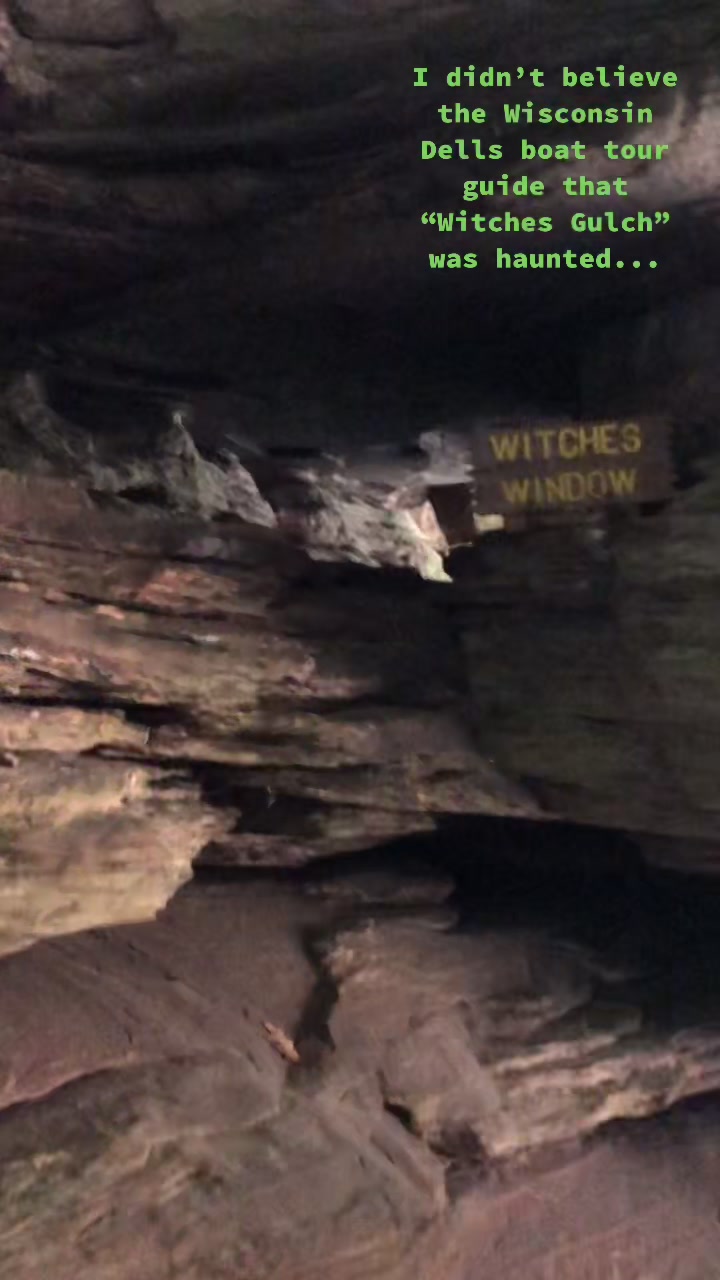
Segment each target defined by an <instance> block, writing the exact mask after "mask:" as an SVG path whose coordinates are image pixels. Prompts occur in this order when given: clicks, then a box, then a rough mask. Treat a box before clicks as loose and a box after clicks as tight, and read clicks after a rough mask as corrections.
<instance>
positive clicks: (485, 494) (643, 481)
mask: <svg viewBox="0 0 720 1280" xmlns="http://www.w3.org/2000/svg"><path fill="white" fill-rule="evenodd" d="M473 455H474V470H475V509H476V511H477V512H478V513H479V514H488V515H489V514H498V515H504V514H510V513H512V514H522V513H523V512H549V511H552V510H553V509H555V510H564V511H566V512H569V511H572V510H574V509H577V510H580V509H585V508H588V507H598V506H606V505H608V504H611V503H643V502H658V501H662V499H665V498H668V497H669V496H670V494H671V493H672V487H673V469H672V459H671V453H670V432H669V429H668V425H667V423H665V422H662V421H658V420H656V419H654V420H640V419H633V420H632V421H627V422H571V421H560V422H557V421H556V422H537V421H535V420H533V421H532V422H513V423H512V425H509V424H508V423H507V422H506V421H503V422H498V423H497V424H496V425H492V426H490V425H488V426H483V427H478V428H476V429H475V432H474V434H473Z"/></svg>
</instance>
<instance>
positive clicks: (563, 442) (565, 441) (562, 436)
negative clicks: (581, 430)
mask: <svg viewBox="0 0 720 1280" xmlns="http://www.w3.org/2000/svg"><path fill="white" fill-rule="evenodd" d="M558 453H559V454H560V457H561V458H577V456H578V440H577V431H576V430H575V428H574V427H563V428H562V430H561V431H559V432H558Z"/></svg>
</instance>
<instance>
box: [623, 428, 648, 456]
mask: <svg viewBox="0 0 720 1280" xmlns="http://www.w3.org/2000/svg"><path fill="white" fill-rule="evenodd" d="M642 444H643V438H642V431H641V430H640V428H639V426H638V425H637V423H636V422H628V423H627V425H626V426H624V427H621V428H620V445H621V448H622V451H623V453H638V452H639V450H640V449H642Z"/></svg>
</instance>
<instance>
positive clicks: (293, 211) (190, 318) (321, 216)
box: [0, 0, 720, 439]
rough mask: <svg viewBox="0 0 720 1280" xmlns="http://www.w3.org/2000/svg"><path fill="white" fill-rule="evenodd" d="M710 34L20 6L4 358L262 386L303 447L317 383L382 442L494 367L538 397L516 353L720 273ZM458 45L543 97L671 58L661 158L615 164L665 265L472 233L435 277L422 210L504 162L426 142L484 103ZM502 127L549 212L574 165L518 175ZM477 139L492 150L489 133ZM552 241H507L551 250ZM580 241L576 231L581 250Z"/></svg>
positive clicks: (244, 0)
mask: <svg viewBox="0 0 720 1280" xmlns="http://www.w3.org/2000/svg"><path fill="white" fill-rule="evenodd" d="M719 37H720V20H719V19H718V15H717V10H716V7H715V5H714V4H712V3H711V2H710V0H707V2H701V3H696V4H694V5H693V6H691V7H690V8H689V9H686V10H683V13H682V16H681V17H679V14H678V9H677V6H676V5H675V4H674V3H669V2H667V0H665V2H663V3H653V4H651V5H648V4H646V3H639V2H638V0H632V3H629V4H619V3H616V4H612V5H610V6H608V5H607V4H602V5H600V4H591V5H590V6H587V5H579V4H576V3H573V2H572V0H543V3H533V4H529V3H525V0H518V2H517V3H507V4H504V5H495V6H490V5H485V4H482V5H479V4H476V3H462V2H455V3H447V2H443V0H435V2H434V3H432V4H427V3H423V2H422V0H404V2H402V3H382V4H378V3H373V2H372V0H363V3H361V4H354V5H347V4H344V3H340V2H339V0H334V2H333V0H325V2H324V3H321V4H313V5H306V4H303V3H276V2H275V0H264V3H263V4H262V5H260V4H258V3H256V2H255V0H232V2H231V0H93V2H92V3H90V0H57V2H56V3H53V5H52V6H48V5H47V4H45V3H41V0H11V3H10V4H9V6H8V11H7V15H6V16H5V18H4V21H3V29H2V53H1V54H0V56H2V58H3V61H4V65H3V84H2V96H1V97H0V156H1V167H0V174H1V177H0V270H1V271H2V278H3V288H2V296H1V297H0V329H1V331H2V335H3V342H2V347H3V351H4V358H3V367H4V370H5V372H6V373H9V372H12V371H14V370H16V369H18V368H26V367H34V366H36V365H37V364H38V363H40V364H43V363H45V364H47V363H48V362H49V363H51V364H52V363H53V362H55V363H57V362H58V361H59V362H60V363H61V364H62V365H63V367H64V368H65V370H66V371H67V370H69V369H76V370H78V371H82V370H84V371H85V373H86V375H87V376H91V375H95V376H97V377H100V378H103V377H104V378H109V379H112V378H120V379H123V378H138V377H140V378H141V379H142V378H145V379H146V380H147V381H149V382H152V380H153V379H156V380H157V379H158V378H159V379H161V380H164V381H165V382H168V381H169V382H175V383H177V384H178V385H186V386H191V385H193V380H195V381H196V382H197V383H198V384H201V385H216V386H219V387H229V388H233V389H235V390H236V391H240V392H242V393H243V395H245V396H246V397H247V400H246V416H247V417H248V418H249V420H250V425H251V426H252V425H253V412H252V408H253V405H254V404H255V405H256V404H257V403H258V401H260V402H262V401H264V400H266V399H267V397H268V396H271V395H273V394H275V395H277V396H278V397H280V398H281V399H282V404H283V415H282V416H283V418H284V423H285V425H284V427H283V428H282V430H284V431H285V432H286V433H287V434H288V435H289V436H290V437H292V438H294V439H297V438H298V437H301V436H302V433H303V414H302V413H300V412H296V409H297V406H298V404H299V403H300V402H303V401H304V402H307V399H308V398H312V394H313V393H314V392H313V389H316V387H317V383H318V379H319V378H320V377H322V379H323V380H324V388H325V389H324V393H323V394H324V398H325V403H326V407H327V411H328V413H329V414H330V415H331V416H332V429H333V431H335V432H338V431H340V432H342V431H343V430H344V429H347V430H348V431H349V430H351V429H352V424H353V423H355V424H356V425H355V429H356V430H357V431H359V432H360V433H362V432H369V433H371V434H372V432H373V430H375V431H376V433H377V434H378V435H380V436H384V435H386V434H387V433H388V431H390V430H391V429H392V430H394V431H396V432H402V431H404V430H407V429H408V427H409V426H410V427H411V426H412V423H413V421H414V418H415V416H416V415H417V414H419V413H421V414H424V415H426V416H427V417H428V418H430V419H432V418H433V417H436V418H437V417H442V416H443V415H446V414H448V413H452V412H454V411H455V409H456V408H459V407H461V406H462V407H463V408H467V404H468V403H470V402H472V403H473V404H477V402H478V391H479V389H481V390H482V389H483V388H484V389H485V391H486V394H488V395H489V394H490V393H491V391H492V388H493V386H494V385H495V386H496V387H497V386H498V385H499V386H500V387H501V388H502V389H503V390H502V393H503V394H504V395H506V394H507V393H508V387H511V394H512V395H515V396H516V397H518V398H520V399H522V398H525V399H526V400H527V399H528V398H530V399H532V398H533V397H534V396H535V395H536V394H537V386H536V385H535V384H533V382H532V379H530V380H529V385H527V386H523V378H524V376H525V375H524V372H523V373H520V372H519V367H520V366H521V367H522V369H523V371H524V370H525V369H526V367H528V368H530V367H533V360H535V363H536V365H537V367H538V368H539V369H540V370H541V371H542V370H544V371H545V374H546V375H547V377H546V383H550V382H552V380H553V378H554V379H555V384H556V386H558V387H560V388H562V387H563V386H564V385H566V382H567V377H568V374H567V368H568V359H567V356H568V349H569V348H570V347H572V345H573V343H574V342H575V341H576V340H577V336H578V334H583V335H587V333H588V332H590V333H591V332H592V329H593V325H594V324H595V322H596V321H597V320H598V319H605V318H607V317H608V315H612V314H615V313H619V312H624V313H627V312H628V310H635V311H641V310H644V309H645V308H647V307H648V306H649V305H650V304H652V303H653V302H655V301H657V300H659V299H663V298H667V297H669V296H676V295H677V294H678V293H685V292H688V293H692V291H693V290H696V289H697V288H698V287H700V286H706V285H708V284H710V283H713V282H717V281H718V278H719V268H720V261H719V259H718V252H717V234H716V230H717V218H718V202H717V190H716V182H715V175H716V173H717V166H718V163H719V162H720V130H719V129H718V112H719V111H720V98H719V97H718V78H717V71H716V67H717V54H718V43H719ZM470 62H472V63H474V64H476V65H477V66H479V67H484V66H488V65H494V66H496V67H506V66H513V65H521V64H524V65H527V66H540V67H542V68H544V69H545V71H546V72H547V73H548V74H547V76H546V82H547V84H548V87H547V88H546V89H544V90H543V89H537V90H534V91H533V98H534V101H535V102H536V104H541V103H543V102H546V103H556V102H557V100H558V92H557V90H556V89H555V88H553V87H551V86H552V85H553V82H554V83H555V84H556V83H557V79H558V73H559V69H560V68H561V67H562V66H563V65H568V66H571V67H575V68H577V69H578V70H579V69H585V68H592V67H595V66H597V65H599V64H605V65H607V66H608V67H611V68H614V67H616V66H617V65H618V64H620V63H622V64H623V65H624V66H626V67H627V68H628V70H629V69H631V68H635V67H638V68H646V67H647V68H652V69H662V70H672V71H675V72H676V73H677V75H678V87H677V88H676V89H672V88H662V87H660V88H658V89H654V90H653V89H647V88H646V89H644V90H642V91H639V92H638V91H636V97H637V98H640V97H642V103H643V104H644V105H649V106H651V107H652V109H653V112H654V123H653V125H652V129H651V133H652V137H653V139H655V140H657V141H660V142H665V143H668V144H669V147H670V150H669V152H668V153H667V156H666V158H665V159H664V160H663V161H662V162H660V163H658V162H655V161H648V162H640V163H639V164H628V163H626V162H623V164H622V166H621V168H622V171H623V173H625V176H627V173H626V171H627V170H632V183H631V192H632V195H631V199H629V200H628V206H629V205H632V206H633V208H634V209H635V208H639V209H652V210H654V209H661V210H665V209H667V211H669V212H670V214H671V217H670V222H669V224H668V226H667V227H664V228H660V229H659V230H658V231H657V232H656V233H655V237H654V240H653V244H654V248H655V250H656V254H657V258H658V260H659V264H660V269H658V270H657V271H655V272H650V271H648V270H643V271H639V272H637V273H635V272H626V273H625V274H624V276H623V277H622V278H621V279H620V280H619V279H618V273H617V272H608V271H602V270H590V271H588V270H585V271H583V270H574V271H573V270H562V271H561V272H557V271H552V270H550V271H534V272H531V271H513V270H505V271H502V270H497V269H496V268H495V250H496V247H497V239H498V238H497V237H493V236H491V235H485V236H478V235H474V237H473V243H472V245H471V246H470V247H471V248H472V249H473V250H474V251H476V252H477V253H478V255H479V269H478V270H475V271H460V272H454V273H453V272H450V273H447V272H445V273H444V274H443V275H442V277H439V275H438V273H437V272H435V273H433V272H431V271H430V269H429V267H428V266H427V254H428V251H429V250H431V249H438V248H439V247H440V246H439V245H438V238H437V236H435V237H434V238H433V237H432V236H431V235H430V234H429V229H428V228H427V227H424V226H422V225H421V221H420V214H421V212H422V211H423V210H424V209H427V208H430V209H433V208H438V207H439V208H445V209H449V208H453V206H454V205H456V204H457V203H458V197H459V195H460V194H461V192H462V182H463V181H464V180H465V179H466V178H467V177H469V176H473V177H478V176H481V177H486V178H487V177H488V176H493V174H494V173H495V171H499V170H501V169H503V165H497V164H496V165H492V166H489V167H488V166H485V167H483V166H481V165H480V166H478V165H477V164H474V163H473V162H470V163H468V162H464V161H461V160H457V159H453V160H450V161H438V160H434V161H422V160H421V158H420V141H421V140H422V139H423V138H428V139H434V140H435V141H436V142H444V141H447V140H448V138H449V137H450V135H454V134H455V133H456V132H457V130H455V129H453V128H449V127H448V126H446V125H442V126H440V124H439V120H438V116H437V112H436V108H437V106H438V105H439V104H440V103H442V102H444V101H453V100H456V99H461V100H462V101H463V102H464V103H465V104H467V105H470V106H472V105H475V104H483V105H485V106H487V104H488V101H489V99H488V91H484V90H481V89H471V88H466V89H464V90H451V89H448V88H447V86H444V85H443V84H440V73H441V72H445V71H446V70H447V69H448V68H450V67H453V66H455V65H462V66H465V65H467V64H468V63H470ZM415 65H426V66H429V67H430V68H431V74H432V72H433V71H435V70H436V72H437V74H436V76H435V86H434V87H433V86H432V85H431V86H429V87H428V88H427V89H424V90H423V89H416V88H414V87H413V75H412V68H413V67H414V66H415ZM579 92H580V93H581V97H580V98H579V99H578V101H581V102H583V103H587V92H588V91H587V90H582V91H579ZM627 92H628V91H627V89H623V88H620V87H618V88H616V89H612V90H606V91H605V96H604V98H603V101H613V102H615V103H617V104H622V103H624V102H625V101H626V99H627ZM583 94H584V95H585V96H584V97H583V96H582V95H583ZM519 96H520V99H524V97H525V91H523V93H521V94H520V95H519ZM565 101H575V99H571V98H563V102H565ZM483 128H484V129H485V132H484V134H483V136H484V137H488V136H489V135H488V134H487V126H484V127H483ZM592 128H593V130H594V132H593V134H592V138H590V135H589V134H586V135H585V136H586V138H587V140H588V141H589V142H590V146H589V148H588V155H589V157H590V164H589V169H590V171H591V172H593V173H595V174H600V173H601V172H602V174H603V176H611V175H610V174H609V173H608V165H610V167H611V168H613V170H615V169H617V168H618V165H619V164H620V162H618V163H617V164H615V165H613V163H612V162H609V161H607V159H606V158H605V157H604V156H603V153H602V152H600V156H599V158H598V154H597V151H596V148H597V145H598V143H597V140H598V131H597V129H595V126H592ZM627 128H628V129H629V130H630V126H627ZM477 131H478V127H477V126H475V127H474V128H473V129H471V132H473V133H476V132H477ZM465 132H466V133H467V129H466V130H465ZM481 132H482V130H481ZM520 132H522V130H520ZM529 132H530V134H531V135H532V133H533V131H532V129H531V130H529ZM569 133H572V134H573V136H575V133H576V130H573V129H570V130H569V129H568V127H567V126H558V127H557V129H556V131H555V133H554V134H553V133H551V132H547V131H546V132H544V133H543V137H544V138H545V137H546V136H547V137H548V138H552V139H553V140H554V141H561V142H568V141H569ZM517 134H518V131H517V130H515V132H514V134H513V135H512V137H511V136H509V135H508V136H506V137H505V139H504V142H505V144H506V146H507V149H506V151H505V155H506V156H507V157H509V158H508V160H507V170H508V172H510V174H511V176H515V175H517V174H519V173H522V172H526V171H527V172H529V173H530V175H531V176H534V177H537V176H538V175H540V176H542V178H543V180H544V181H545V183H546V188H547V195H546V197H545V199H544V201H543V210H544V212H554V211H556V212H557V214H558V217H557V218H556V220H555V224H556V227H557V226H560V225H563V226H564V224H565V223H566V221H567V217H568V210H569V205H570V204H571V199H570V197H567V196H565V194H564V192H563V189H562V186H561V184H562V180H563V178H565V177H566V176H568V175H569V174H572V173H576V174H577V173H579V172H582V171H583V168H585V169H588V165H587V164H585V165H584V164H583V162H580V161H573V162H571V163H567V162H560V161H558V162H556V163H555V162H550V163H547V162H546V163H541V164H540V166H539V167H538V166H537V165H536V167H535V169H534V170H533V169H532V166H531V165H529V164H528V163H527V162H526V163H523V162H522V161H521V160H520V159H518V158H517V154H516V153H517V151H518V145H519V144H518V141H517ZM580 134H581V135H582V128H581V129H580ZM492 136H493V137H494V138H495V139H496V140H499V141H500V142H501V143H503V133H502V126H500V128H499V131H498V132H496V133H495V134H493V135H492ZM535 136H536V137H537V129H536V130H535ZM628 136H633V135H632V130H630V133H629V134H628ZM593 143H594V144H595V145H594V146H593V145H592V144H593ZM603 162H604V164H605V168H604V169H603V167H602V166H603ZM617 204H618V198H616V206H617ZM502 207H503V209H504V208H505V207H506V206H505V205H502ZM570 211H572V210H570ZM521 212H522V213H525V212H527V210H526V209H525V208H523V209H522V210H521ZM563 235H564V232H560V233H559V240H558V242H557V243H554V244H553V245H550V244H549V243H542V244H539V243H538V241H539V239H540V237H536V236H532V235H531V236H524V235H523V236H521V237H519V238H520V239H522V240H523V242H524V243H523V244H522V246H519V245H518V244H517V243H516V241H517V239H518V237H516V238H515V240H513V244H512V246H507V245H506V246H505V247H512V248H514V249H515V250H518V249H520V248H521V249H522V250H523V251H528V250H529V251H535V252H537V251H539V250H540V249H543V250H547V249H550V248H552V247H558V245H559V244H560V241H562V239H563ZM501 238H502V239H503V241H504V242H505V241H506V240H507V237H501ZM542 239H543V240H547V241H548V242H549V241H550V240H553V241H555V233H553V234H552V235H551V236H548V237H543V238H542ZM581 239H582V237H577V240H581ZM565 240H567V237H566V236H565ZM596 240H597V236H592V235H590V236H588V237H587V242H588V243H587V244H582V245H579V246H578V247H580V248H591V249H595V251H597V246H596V244H594V243H593V241H596ZM530 242H532V243H530ZM573 243H574V241H573ZM603 243H604V240H603ZM441 247H443V248H454V249H457V248H460V249H461V250H462V249H466V248H467V247H468V245H467V243H466V242H465V241H463V243H462V244H460V245H458V244H457V243H456V244H453V245H450V244H447V245H445V244H444V245H442V246H441ZM560 247H562V245H560ZM520 353H522V358H520ZM359 369H362V386H360V385H359V382H358V376H357V375H358V370H359ZM541 381H542V374H541ZM272 388H275V390H274V391H273V390H272ZM269 389H270V390H269ZM305 417H307V409H305ZM261 420H262V414H259V415H258V422H260V421H261Z"/></svg>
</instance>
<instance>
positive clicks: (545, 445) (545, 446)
mask: <svg viewBox="0 0 720 1280" xmlns="http://www.w3.org/2000/svg"><path fill="white" fill-rule="evenodd" d="M535 435H536V436H537V438H538V440H539V441H540V444H541V445H542V457H543V458H551V457H552V446H551V444H550V441H551V440H552V438H553V436H554V435H557V432H556V431H552V430H550V429H548V428H547V427H546V428H544V429H543V430H541V429H540V428H538V430H537V431H536V432H535Z"/></svg>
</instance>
